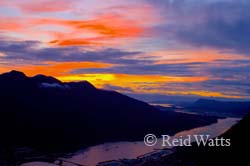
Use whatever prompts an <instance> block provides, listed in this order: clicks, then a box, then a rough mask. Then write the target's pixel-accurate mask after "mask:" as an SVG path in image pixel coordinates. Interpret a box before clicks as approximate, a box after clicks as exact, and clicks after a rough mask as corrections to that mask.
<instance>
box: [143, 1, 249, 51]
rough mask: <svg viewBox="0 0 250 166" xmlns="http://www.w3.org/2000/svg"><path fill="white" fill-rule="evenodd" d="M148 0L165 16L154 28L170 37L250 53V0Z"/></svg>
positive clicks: (182, 43)
mask: <svg viewBox="0 0 250 166" xmlns="http://www.w3.org/2000/svg"><path fill="white" fill-rule="evenodd" d="M148 1H149V2H151V3H152V4H153V5H156V6H157V7H158V8H159V10H160V11H161V14H162V15H163V16H164V17H165V19H166V24H165V25H161V26H159V27H155V29H157V32H158V33H159V34H161V35H162V34H165V36H167V37H169V40H177V41H178V42H179V44H180V45H185V44H187V45H190V46H193V47H196V48H197V47H211V48H216V49H226V50H232V51H234V52H237V53H241V54H244V55H250V47H249V43H250V38H249V34H250V19H249V18H250V10H249V9H250V1H246V0H237V1H233V0H217V1H214V0H212V1H211V0H204V1H200V0H165V1H162V0H148ZM157 32H156V33H157Z"/></svg>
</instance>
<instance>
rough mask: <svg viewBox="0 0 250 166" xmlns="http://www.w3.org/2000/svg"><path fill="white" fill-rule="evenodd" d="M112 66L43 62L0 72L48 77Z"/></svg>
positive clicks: (13, 67) (6, 67)
mask: <svg viewBox="0 0 250 166" xmlns="http://www.w3.org/2000/svg"><path fill="white" fill-rule="evenodd" d="M112 66H113V65H112V64H108V63H101V62H100V63H99V62H44V64H43V65H25V66H4V67H1V68H0V72H7V71H9V70H19V71H22V72H24V73H25V74H27V75H28V76H34V75H36V74H38V73H39V74H45V75H50V76H62V75H65V74H67V73H68V72H70V71H72V70H75V69H85V68H109V67H112Z"/></svg>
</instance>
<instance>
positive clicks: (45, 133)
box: [0, 71, 217, 152]
mask: <svg viewBox="0 0 250 166" xmlns="http://www.w3.org/2000/svg"><path fill="white" fill-rule="evenodd" d="M216 120H217V118H215V117H206V116H200V115H188V114H183V113H176V112H173V111H165V112H164V111H159V110H158V109H157V108H155V107H153V106H151V105H149V104H147V103H145V102H142V101H139V100H135V99H133V98H130V97H128V96H125V95H123V94H120V93H118V92H115V91H107V90H102V89H97V88H95V87H94V86H93V85H91V84H90V83H89V82H87V81H82V82H69V83H63V82H61V81H59V80H57V79H55V78H53V77H49V76H44V75H37V76H34V77H27V76H26V75H25V74H24V73H22V72H18V71H11V72H9V73H4V74H1V75H0V132H1V137H0V148H1V147H3V148H4V147H5V148H6V147H7V148H8V147H13V146H27V147H32V148H35V149H39V150H40V151H45V152H69V151H74V150H78V149H80V148H83V147H87V146H90V145H94V144H98V143H103V142H107V141H122V140H125V141H130V140H142V139H143V137H144V135H145V134H148V133H154V134H156V135H161V134H164V133H165V134H174V133H176V132H178V131H181V130H186V129H191V128H194V127H197V126H202V125H208V124H211V123H214V122H216Z"/></svg>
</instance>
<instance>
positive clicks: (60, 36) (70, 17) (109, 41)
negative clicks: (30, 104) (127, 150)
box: [0, 0, 250, 99]
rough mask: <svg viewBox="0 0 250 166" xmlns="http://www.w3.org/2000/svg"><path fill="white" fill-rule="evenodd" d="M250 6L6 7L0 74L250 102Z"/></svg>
mask: <svg viewBox="0 0 250 166" xmlns="http://www.w3.org/2000/svg"><path fill="white" fill-rule="evenodd" d="M220 4H224V5H220ZM246 6H249V7H250V3H248V2H245V1H238V2H232V1H225V0H217V1H209V0H205V1H203V2H200V1H198V0H197V1H196V0H195V1H187V0H181V1H175V0H174V1H170V0H166V1H160V0H156V1H154V2H152V1H150V0H138V1H136V2H134V1H125V0H109V1H108V2H104V1H101V0H87V1H85V0H75V1H67V0H59V1H55V0H37V1H30V0H24V1H18V0H2V1H1V2H0V73H4V72H8V71H10V70H19V71H22V72H24V73H26V74H27V75H28V76H33V75H36V74H45V75H50V76H54V77H56V78H57V79H59V80H61V81H81V80H87V81H90V82H91V83H93V84H94V85H95V86H97V87H98V88H106V89H111V90H117V91H119V92H122V93H133V94H142V95H143V94H159V95H172V96H175V95H183V96H199V97H220V98H232V99H250V93H249V87H250V84H249V82H250V74H249V73H250V72H248V69H249V67H250V58H249V55H250V50H249V48H248V44H247V43H249V42H250V40H249V39H248V38H247V37H246V36H247V34H248V33H249V32H250V29H249V27H250V21H249V19H248V18H247V14H246V12H247V13H248V12H249V11H248V10H246ZM211 11H212V12H211ZM235 13H237V14H235ZM249 13H250V12H249Z"/></svg>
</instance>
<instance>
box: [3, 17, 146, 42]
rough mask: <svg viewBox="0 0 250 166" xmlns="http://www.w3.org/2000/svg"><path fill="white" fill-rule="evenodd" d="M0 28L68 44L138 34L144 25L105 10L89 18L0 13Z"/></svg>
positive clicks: (20, 34)
mask: <svg viewBox="0 0 250 166" xmlns="http://www.w3.org/2000/svg"><path fill="white" fill-rule="evenodd" d="M52 26H54V27H53V28H52ZM62 30H63V31H62ZM0 31H4V33H5V34H7V35H8V33H12V34H13V32H15V33H17V34H19V36H27V38H28V37H31V38H32V39H33V38H34V37H35V38H39V39H44V38H45V37H46V39H47V40H50V41H47V42H48V43H49V44H53V45H59V46H70V45H95V44H96V45H100V44H101V43H102V44H105V43H108V44H110V43H109V42H110V41H112V40H114V39H122V38H133V37H136V36H139V35H141V34H142V33H143V32H144V28H143V27H142V26H141V25H140V24H139V23H138V22H136V21H133V20H130V19H127V18H125V17H123V16H120V15H115V14H108V15H102V16H97V17H96V18H95V19H88V20H68V19H52V18H49V19H41V18H28V17H27V18H18V17H1V18H0ZM37 31H39V33H37ZM17 36H18V35H17ZM39 36H40V37H39ZM47 36H50V37H47ZM51 39H52V40H51Z"/></svg>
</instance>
